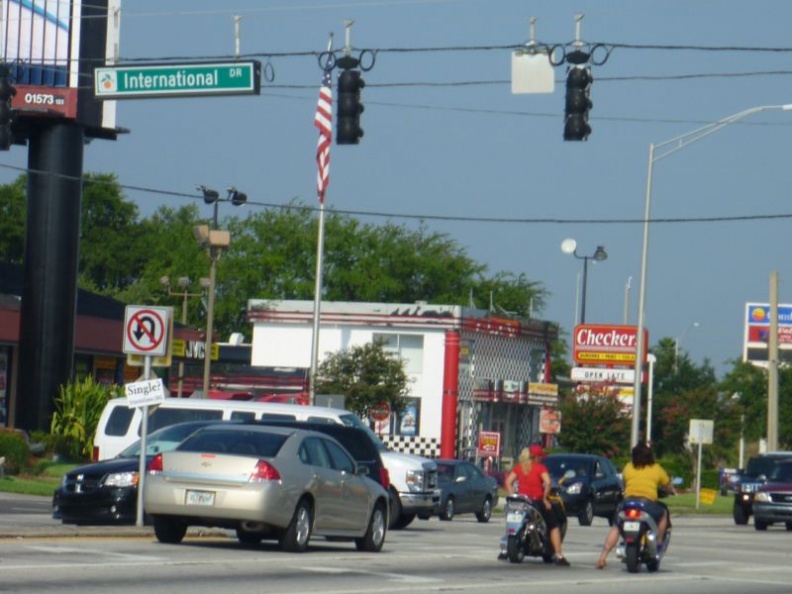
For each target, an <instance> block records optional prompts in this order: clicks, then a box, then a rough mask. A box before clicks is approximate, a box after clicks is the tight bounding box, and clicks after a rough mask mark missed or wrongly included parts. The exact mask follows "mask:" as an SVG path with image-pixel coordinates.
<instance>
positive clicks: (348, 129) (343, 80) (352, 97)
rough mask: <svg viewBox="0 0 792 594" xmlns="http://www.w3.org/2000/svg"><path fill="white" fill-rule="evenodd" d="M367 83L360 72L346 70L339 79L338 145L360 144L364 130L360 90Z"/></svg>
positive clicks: (336, 132)
mask: <svg viewBox="0 0 792 594" xmlns="http://www.w3.org/2000/svg"><path fill="white" fill-rule="evenodd" d="M365 86H366V82H365V81H364V80H363V78H362V77H361V76H360V71H359V70H344V71H343V72H342V73H341V74H340V75H339V77H338V99H337V105H338V108H337V112H336V113H337V115H338V119H337V120H336V130H335V136H336V144H358V143H359V142H360V138H361V136H363V129H362V128H361V127H360V114H361V113H363V110H364V107H363V104H362V103H361V102H360V89H362V88H363V87H365Z"/></svg>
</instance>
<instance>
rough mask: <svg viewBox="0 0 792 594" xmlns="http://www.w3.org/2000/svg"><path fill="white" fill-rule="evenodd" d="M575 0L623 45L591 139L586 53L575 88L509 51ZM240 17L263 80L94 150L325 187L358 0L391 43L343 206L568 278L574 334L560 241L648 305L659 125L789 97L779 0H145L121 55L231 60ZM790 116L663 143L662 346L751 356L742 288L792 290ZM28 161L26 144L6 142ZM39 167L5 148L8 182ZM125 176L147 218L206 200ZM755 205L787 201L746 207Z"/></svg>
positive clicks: (655, 301) (157, 107) (600, 31)
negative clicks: (532, 80) (774, 285)
mask: <svg viewBox="0 0 792 594" xmlns="http://www.w3.org/2000/svg"><path fill="white" fill-rule="evenodd" d="M577 12H581V13H583V14H584V15H585V16H584V18H583V21H582V36H581V37H582V40H583V41H584V42H585V43H586V44H587V45H593V44H597V43H601V44H604V45H605V46H606V47H609V48H611V49H612V51H611V52H610V54H609V55H608V57H607V61H606V62H605V63H604V64H602V65H598V66H593V67H592V69H593V75H594V84H593V87H592V90H591V99H592V101H593V103H594V107H593V109H592V111H591V122H590V123H591V127H592V129H593V132H592V134H591V136H590V138H589V140H588V141H587V142H564V141H563V140H562V130H563V111H564V82H563V81H564V79H565V67H564V66H558V67H556V68H555V80H556V86H555V92H554V93H552V94H541V95H540V94H534V95H512V93H511V88H510V83H509V80H510V72H511V51H510V49H508V48H509V47H511V46H518V45H521V44H524V43H526V42H527V41H528V36H529V19H530V17H531V16H535V17H538V21H537V23H536V40H537V41H539V42H542V43H546V44H548V45H559V46H563V45H565V44H571V42H572V41H574V39H575V20H574V15H575V13H577ZM234 15H240V16H241V17H242V20H241V53H242V54H243V56H246V57H255V58H256V59H260V60H261V61H262V62H263V63H264V64H269V65H270V67H271V68H272V70H273V71H274V74H275V79H274V81H273V82H267V81H265V82H264V83H263V85H262V93H261V95H260V96H252V97H229V98H218V97H212V98H191V99H157V100H138V101H124V102H119V105H118V124H119V125H120V126H123V127H125V128H129V129H130V130H131V133H130V134H127V135H123V136H121V137H119V139H118V140H117V141H116V142H110V141H98V140H97V141H94V142H93V143H92V144H90V145H89V146H88V147H87V148H86V152H85V169H86V171H92V172H111V173H116V174H117V175H118V179H119V181H120V183H121V184H123V185H126V186H132V187H136V188H140V187H142V188H150V189H153V190H162V191H165V192H183V193H185V194H194V196H195V198H194V199H198V193H197V192H195V190H194V188H195V186H196V185H197V184H204V185H206V186H208V187H212V188H217V189H220V190H224V188H226V187H227V186H229V185H234V186H236V187H238V188H239V189H240V190H242V191H244V192H246V193H247V194H248V197H249V200H250V204H249V205H248V206H246V207H245V208H247V209H261V208H265V206H272V205H283V204H286V203H288V202H289V201H290V200H291V199H292V198H294V197H298V198H300V199H302V200H303V201H305V202H307V203H310V204H315V203H316V202H315V200H316V199H315V196H316V192H315V181H316V165H315V161H314V158H315V150H316V142H317V131H316V129H315V128H314V127H313V116H314V111H315V108H316V101H317V93H318V85H319V81H320V78H321V70H320V68H319V66H318V64H317V61H316V59H315V57H313V56H309V55H297V54H302V53H304V52H320V51H322V50H324V49H326V45H327V41H328V33H329V32H333V33H334V35H335V47H336V48H340V47H341V46H342V45H343V43H344V25H343V22H344V20H346V19H353V20H354V21H355V24H354V26H353V27H352V29H351V41H352V46H353V48H355V49H354V51H355V52H358V51H359V50H361V49H370V50H376V51H377V53H376V62H375V64H374V67H373V69H371V70H370V71H369V72H367V73H365V74H364V75H363V76H364V79H365V81H366V83H367V86H366V88H365V89H364V91H363V103H364V104H365V113H364V114H363V117H362V127H363V128H364V129H365V136H364V137H363V139H362V141H361V143H360V145H358V146H335V145H334V146H333V147H332V149H331V172H330V176H331V181H330V187H329V190H328V197H327V204H328V206H329V207H331V208H334V209H337V210H339V211H353V212H355V213H361V214H360V215H359V216H361V218H362V219H363V220H365V221H371V222H375V223H383V222H385V221H386V220H391V221H393V222H396V223H403V224H405V225H408V226H415V225H417V224H419V220H420V218H421V217H425V218H426V222H427V225H428V226H429V228H430V229H432V230H436V231H440V232H443V233H447V234H449V235H450V236H452V237H453V238H454V239H456V240H457V241H458V242H459V243H460V244H461V245H462V246H464V247H465V248H466V249H467V251H468V253H469V255H470V256H471V257H473V258H474V259H476V260H478V261H481V262H483V263H486V264H487V265H488V266H489V268H490V271H491V272H492V273H495V272H497V271H501V270H503V271H511V272H514V273H516V274H520V273H525V274H526V275H527V277H528V278H529V279H531V280H534V281H539V282H541V283H542V284H543V285H544V286H545V287H546V288H547V289H548V291H550V293H551V295H550V297H549V299H548V304H547V307H546V309H545V310H544V311H543V312H541V314H540V316H539V317H542V318H545V319H549V320H555V321H558V322H559V323H560V324H561V325H562V327H563V328H564V329H565V330H567V331H571V329H572V327H573V325H574V323H575V312H576V311H577V308H576V305H575V298H576V295H577V294H578V290H577V283H578V281H579V277H580V276H581V275H582V270H583V262H582V261H581V260H576V259H574V258H573V257H572V256H570V255H566V254H564V253H563V252H562V251H561V249H560V245H561V242H562V240H563V239H565V238H567V237H572V238H575V239H576V240H577V244H578V253H579V254H581V255H592V254H593V253H594V251H595V249H596V247H597V246H598V245H603V246H604V247H605V249H606V250H607V252H608V259H607V260H606V261H605V262H602V263H597V264H596V265H590V266H589V269H588V288H587V305H586V321H587V322H589V323H605V324H608V323H615V324H618V323H621V322H622V321H623V315H624V310H625V295H626V294H627V295H628V296H629V312H630V315H629V323H631V324H635V323H636V313H637V303H638V285H639V277H640V259H641V245H642V238H643V225H642V222H641V221H642V219H643V214H644V199H645V192H646V180H647V164H648V154H649V145H650V143H655V144H659V143H661V142H664V141H666V140H669V139H671V138H675V137H677V136H679V135H682V134H686V133H688V132H690V131H692V130H695V129H697V128H699V127H701V126H704V125H706V124H708V123H710V122H715V121H717V120H719V119H721V118H724V117H726V116H729V115H731V114H734V113H737V112H741V111H743V110H745V109H748V108H752V107H756V106H764V105H779V104H785V103H792V90H790V89H791V88H792V87H791V86H790V81H792V41H790V37H789V22H790V21H792V3H789V2H784V1H781V0H778V1H769V0H754V1H753V2H738V1H730V0H712V1H709V0H687V1H684V2H683V1H675V0H667V1H663V2H645V1H636V0H631V1H621V0H614V1H607V2H606V1H602V0H599V1H585V0H580V1H578V2H574V3H572V2H567V1H566V0H540V1H534V2H525V1H524V0H521V1H517V0H514V1H513V0H448V1H418V0H416V1H408V0H401V1H400V0H391V1H389V0H371V1H368V0H358V1H354V0H351V1H340V0H339V1H333V0H322V1H318V0H299V1H296V2H292V1H287V0H276V1H261V0H258V1H255V0H232V1H230V2H217V1H214V2H209V1H207V0H178V1H177V0H134V1H130V0H127V1H126V2H124V3H123V4H122V25H121V46H120V53H121V56H122V61H125V60H131V59H135V60H139V59H142V58H148V59H151V60H158V61H163V60H174V61H177V62H181V63H184V62H189V61H193V60H199V59H215V58H220V57H223V58H229V57H231V56H232V55H233V52H234V36H233V33H234V25H233V17H234ZM683 46H684V47H685V48H686V49H680V48H682V47H683ZM441 48H443V49H444V51H440V49H441ZM449 48H450V49H449ZM463 48H477V49H475V50H472V49H471V50H465V49H463ZM713 48H722V49H721V50H720V51H714V50H713ZM749 48H750V50H751V51H749ZM397 49H398V50H403V49H411V50H414V49H423V50H425V51H411V52H406V51H394V50H397ZM765 50H766V51H765ZM264 54H276V55H274V56H273V57H270V58H268V57H266V56H264ZM282 54H290V55H282ZM598 57H599V56H598ZM336 75H337V74H336ZM336 75H334V79H335V77H336ZM438 83H445V84H438ZM448 83H471V84H455V85H451V84H448ZM791 133H792V112H782V111H772V112H767V113H763V114H758V115H755V116H752V117H750V118H746V119H745V120H742V122H741V123H739V124H734V125H730V126H728V127H726V128H724V129H722V130H720V131H718V132H716V133H715V134H714V135H713V136H711V137H709V138H706V139H703V140H701V141H700V142H698V143H696V144H695V145H693V146H690V147H687V148H685V149H683V150H682V151H680V152H679V153H675V154H673V155H671V156H669V157H668V159H664V160H662V161H660V162H657V163H655V171H654V176H653V179H654V192H653V199H652V200H653V208H652V218H656V219H663V220H666V221H668V220H672V222H663V223H656V224H652V225H651V230H650V244H649V245H650V247H649V261H648V275H647V305H646V326H647V328H648V329H649V333H650V339H649V342H650V345H654V344H655V343H656V342H657V340H659V339H660V338H661V337H670V338H679V337H681V338H682V341H681V349H682V350H683V351H685V352H688V353H689V354H690V356H691V358H692V359H693V360H694V361H695V362H697V363H700V362H702V361H703V360H704V358H709V359H710V360H711V361H712V363H713V364H714V365H715V367H716V369H717V370H718V372H719V375H720V374H722V373H723V371H724V370H725V369H726V366H725V362H726V361H728V360H731V359H735V358H738V357H740V356H741V353H742V338H743V331H744V326H743V323H744V309H745V303H746V302H766V301H767V300H768V299H769V296H768V295H769V278H770V273H771V271H773V270H775V271H778V273H779V275H780V287H781V298H780V300H781V303H789V302H792V295H790V291H789V286H790V281H791V279H792V269H790V265H789V261H790V258H789V253H790V249H791V248H792V239H790V235H791V234H790V229H791V228H792V218H791V215H792V204H790V201H789V199H788V194H789V173H788V171H789V169H790V164H789V153H790V151H789V144H790V140H789V139H790V137H791V136H790V135H791ZM26 159H27V151H26V149H24V148H22V147H14V148H13V149H12V150H11V151H10V153H6V154H4V155H3V157H2V163H3V164H6V165H16V166H24V165H25V164H26ZM18 173H19V172H18V171H15V170H12V169H5V168H3V169H0V182H2V183H7V182H9V181H11V180H13V179H14V178H16V176H17V175H18ZM126 195H127V196H128V197H129V198H130V199H133V200H135V201H136V202H137V203H138V204H139V205H140V208H141V212H142V213H143V214H144V215H148V214H150V213H151V212H153V211H154V209H156V207H157V206H159V205H161V204H170V205H173V206H179V205H181V204H183V203H188V201H189V200H190V198H187V197H184V198H180V197H174V196H169V195H165V194H157V193H156V192H142V191H139V190H136V189H128V190H126ZM198 203H199V204H201V209H202V213H204V211H205V213H204V214H205V215H206V216H207V217H209V216H211V209H210V208H209V207H206V206H203V203H202V202H201V201H200V200H199V199H198ZM232 209H233V207H232V206H230V205H227V204H224V205H222V208H221V217H222V216H225V215H243V214H244V213H243V212H241V211H238V210H236V209H233V210H232ZM362 213H367V214H362ZM356 216H358V215H356ZM757 216H762V217H766V218H760V219H748V218H746V217H757ZM434 217H438V218H434ZM444 217H464V218H466V219H467V220H463V221H460V220H444ZM709 218H711V219H715V220H712V221H703V220H701V219H709ZM487 219H489V220H487ZM494 219H497V220H494ZM717 219H732V220H717ZM630 278H631V279H632V282H631V290H630V291H629V292H628V291H626V290H625V289H626V285H627V282H628V279H630ZM251 297H264V296H261V295H258V296H251ZM476 297H477V305H479V306H486V305H487V302H488V297H487V296H485V295H480V296H476ZM694 322H698V326H693V323H694Z"/></svg>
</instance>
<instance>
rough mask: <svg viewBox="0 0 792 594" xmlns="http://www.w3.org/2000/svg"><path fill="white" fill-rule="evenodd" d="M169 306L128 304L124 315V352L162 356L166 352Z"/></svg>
mask: <svg viewBox="0 0 792 594" xmlns="http://www.w3.org/2000/svg"><path fill="white" fill-rule="evenodd" d="M169 327H170V308H169V307H148V306H143V305H128V306H127V308H126V315H125V316H124V353H126V354H127V355H146V356H149V357H163V356H164V355H165V354H166V353H167V352H168V338H169V337H168V328H169Z"/></svg>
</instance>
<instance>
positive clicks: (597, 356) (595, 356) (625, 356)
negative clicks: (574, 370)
mask: <svg viewBox="0 0 792 594" xmlns="http://www.w3.org/2000/svg"><path fill="white" fill-rule="evenodd" d="M577 358H578V360H579V361H581V362H584V361H585V362H589V361H593V362H597V363H617V362H618V363H625V362H628V363H634V362H635V353H598V352H589V353H578V354H577Z"/></svg>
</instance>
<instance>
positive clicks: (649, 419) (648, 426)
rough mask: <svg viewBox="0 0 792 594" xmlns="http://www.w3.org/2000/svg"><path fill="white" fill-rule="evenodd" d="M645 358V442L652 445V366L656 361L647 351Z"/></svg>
mask: <svg viewBox="0 0 792 594" xmlns="http://www.w3.org/2000/svg"><path fill="white" fill-rule="evenodd" d="M646 360H647V361H648V362H649V377H648V378H647V389H646V443H648V444H649V445H652V394H654V366H655V363H657V357H655V356H654V355H653V354H652V353H649V354H647V355H646Z"/></svg>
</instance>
